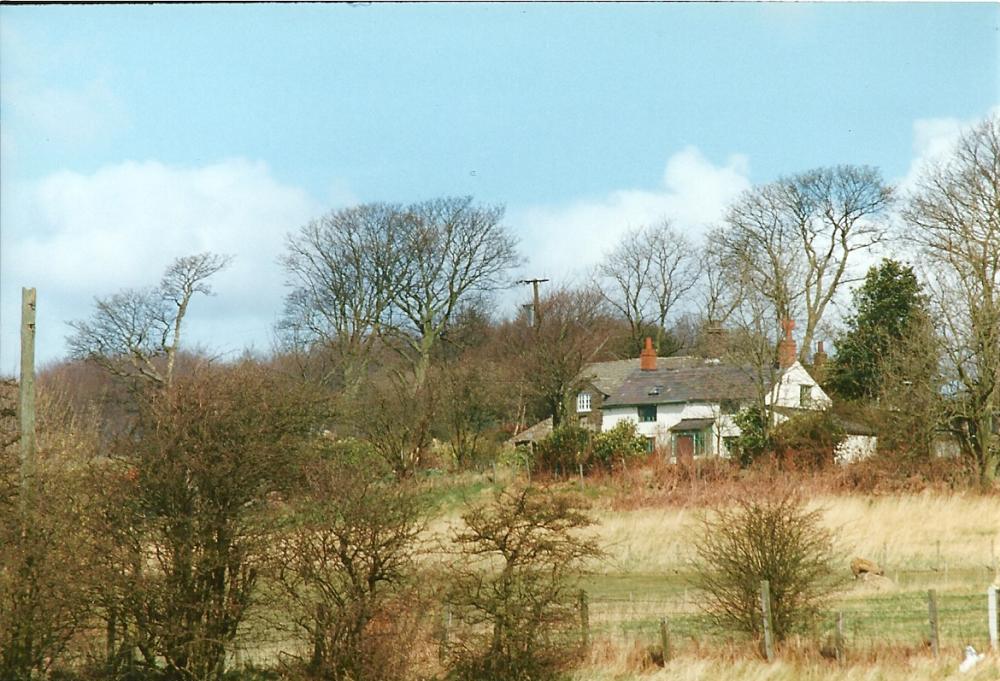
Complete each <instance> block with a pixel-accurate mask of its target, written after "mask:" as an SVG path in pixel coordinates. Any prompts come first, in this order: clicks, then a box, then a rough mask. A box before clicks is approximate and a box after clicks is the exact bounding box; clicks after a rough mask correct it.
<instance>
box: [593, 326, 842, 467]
mask: <svg viewBox="0 0 1000 681" xmlns="http://www.w3.org/2000/svg"><path fill="white" fill-rule="evenodd" d="M789 339H790V332H789V334H788V336H787V338H786V340H784V341H782V343H781V346H779V358H780V361H779V366H778V367H777V368H775V369H774V370H770V369H768V370H766V371H764V372H762V371H761V370H760V369H759V368H755V367H750V366H738V365H733V364H728V363H725V362H722V361H721V360H718V359H707V360H696V361H690V360H689V361H688V362H686V363H684V364H676V363H674V364H672V365H668V366H662V367H661V366H660V365H659V364H660V363H659V362H658V361H657V357H656V354H655V352H654V351H653V347H652V341H651V340H650V339H646V347H645V349H644V350H643V351H642V355H641V356H640V362H639V368H638V370H636V371H633V372H632V373H631V375H629V376H628V377H627V378H626V379H625V380H624V381H623V382H622V383H621V385H620V386H619V387H618V388H617V390H616V391H615V392H614V394H612V395H609V396H608V397H607V398H606V399H605V400H604V403H603V412H604V413H603V419H602V423H601V427H602V430H608V429H610V428H614V427H615V425H616V424H618V423H619V422H621V421H622V420H630V421H633V422H634V423H635V424H636V428H637V430H638V432H639V433H640V434H641V435H643V436H644V437H645V438H646V442H647V443H648V447H649V449H650V451H652V450H653V449H657V450H660V451H665V452H668V453H669V455H670V456H671V458H673V459H675V460H685V459H690V458H692V457H695V456H709V455H719V456H728V455H729V447H728V444H729V442H730V440H731V439H732V438H735V437H736V436H738V435H739V434H740V431H739V428H738V427H737V426H736V424H735V423H734V422H733V416H734V415H735V414H736V413H737V412H738V411H739V410H740V409H742V408H743V407H745V406H747V405H749V404H753V403H755V402H756V401H757V400H758V399H759V397H760V393H761V391H763V392H764V402H765V404H767V405H768V406H769V407H776V406H781V407H789V408H797V409H825V408H826V407H828V406H830V404H831V402H830V398H829V397H828V396H827V394H826V393H825V392H824V391H823V389H822V388H820V387H819V385H818V384H817V382H816V380H815V379H814V378H813V377H812V376H811V375H810V374H809V372H808V371H806V369H805V368H804V367H803V366H802V365H801V364H800V363H799V362H798V361H797V360H796V359H795V343H794V341H790V343H791V345H790V346H789V345H787V343H788V342H789ZM771 414H772V418H775V420H776V422H777V421H780V420H784V418H786V417H783V416H780V415H778V413H777V412H775V411H774V410H773V409H772V411H771Z"/></svg>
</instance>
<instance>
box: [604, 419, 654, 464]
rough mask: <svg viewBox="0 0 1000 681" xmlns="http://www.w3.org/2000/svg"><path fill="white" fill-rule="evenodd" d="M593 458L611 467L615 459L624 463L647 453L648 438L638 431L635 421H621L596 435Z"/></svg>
mask: <svg viewBox="0 0 1000 681" xmlns="http://www.w3.org/2000/svg"><path fill="white" fill-rule="evenodd" d="M592 449H593V459H594V462H595V463H597V464H601V465H603V466H605V467H607V468H611V467H612V465H613V463H614V461H616V460H620V461H622V462H623V463H624V462H625V461H627V460H628V459H633V458H635V457H638V456H642V455H643V454H645V453H646V440H645V438H643V437H642V436H641V435H639V434H638V433H636V429H635V423H633V422H632V421H619V422H618V423H617V424H615V427H614V428H612V429H611V430H608V431H605V432H603V433H598V434H597V435H595V436H594V439H593V443H592Z"/></svg>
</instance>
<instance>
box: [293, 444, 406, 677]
mask: <svg viewBox="0 0 1000 681" xmlns="http://www.w3.org/2000/svg"><path fill="white" fill-rule="evenodd" d="M380 464H381V465H380ZM303 479H304V480H303V485H302V489H301V490H300V492H299V495H298V497H297V498H296V499H294V500H293V502H292V504H291V509H290V510H291V511H292V513H291V515H290V517H289V519H288V520H289V524H288V527H287V528H286V532H285V535H284V541H282V542H281V543H280V544H279V546H278V547H277V548H276V550H275V551H274V576H275V583H276V585H277V586H278V588H279V589H280V590H281V591H282V592H283V593H284V595H285V597H286V600H287V602H288V606H289V607H288V608H287V610H288V613H289V619H290V620H291V622H292V623H293V625H294V627H295V630H296V633H297V634H299V635H300V636H301V637H302V638H304V639H305V641H306V642H307V643H308V644H309V647H310V648H311V650H312V655H311V659H310V661H309V663H308V664H307V665H306V668H305V670H304V671H305V676H307V677H308V678H318V679H353V680H355V681H361V680H363V679H379V680H380V681H386V680H387V679H394V678H403V673H402V671H401V670H402V669H404V668H405V667H406V663H407V661H408V660H407V656H408V655H409V654H411V653H412V646H403V647H400V646H399V645H398V638H399V637H402V636H406V637H408V638H410V639H411V640H412V636H408V635H409V634H412V630H413V628H414V626H415V625H416V624H417V622H416V620H415V619H414V618H413V617H411V616H409V615H411V614H413V613H408V612H407V609H406V607H405V604H406V603H407V602H414V601H415V598H416V594H415V593H411V591H412V583H413V581H414V576H415V572H416V566H415V561H416V557H417V554H418V552H419V544H420V538H419V537H420V533H421V532H422V530H423V510H424V509H423V504H422V502H421V501H420V499H419V497H418V496H417V494H416V490H415V489H414V488H413V486H412V485H409V484H404V483H398V482H396V481H395V480H394V478H393V476H392V470H391V468H390V467H389V465H388V464H387V463H386V462H385V461H384V460H383V459H381V458H379V456H378V455H377V454H375V453H374V452H373V451H371V450H370V449H369V448H368V447H367V446H365V445H363V444H362V443H358V442H356V441H344V442H340V443H335V444H332V445H330V446H329V448H328V450H327V451H326V452H325V453H324V456H323V457H322V459H321V460H319V461H316V462H312V465H309V464H307V465H306V466H305V470H304V471H303ZM404 594H405V597H404Z"/></svg>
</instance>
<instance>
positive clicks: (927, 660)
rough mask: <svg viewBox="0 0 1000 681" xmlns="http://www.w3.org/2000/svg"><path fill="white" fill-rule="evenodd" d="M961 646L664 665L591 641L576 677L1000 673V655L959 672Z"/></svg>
mask: <svg viewBox="0 0 1000 681" xmlns="http://www.w3.org/2000/svg"><path fill="white" fill-rule="evenodd" d="M961 660H962V654H961V650H959V649H950V648H949V649H946V650H943V651H942V655H941V657H940V658H938V659H937V660H935V659H933V658H932V657H930V656H929V655H928V654H927V653H926V652H925V651H923V650H919V649H906V648H891V649H882V650H881V651H879V654H878V655H867V656H865V657H863V658H861V659H858V660H854V661H849V663H848V664H846V665H844V666H839V665H837V664H836V662H834V661H832V660H827V659H824V658H822V657H820V656H819V655H817V654H815V653H814V652H811V651H807V650H794V649H793V650H784V651H782V654H781V657H780V658H779V659H778V660H777V661H776V662H774V663H772V664H768V663H767V662H765V661H764V660H762V659H760V658H759V657H753V656H752V652H748V651H747V650H746V649H745V648H744V649H734V648H724V649H721V650H718V649H716V650H707V649H703V650H700V651H696V652H692V653H688V654H682V655H679V656H677V657H675V658H673V659H671V660H669V661H668V662H667V664H666V665H665V666H663V667H661V666H659V665H658V664H656V663H655V662H653V661H651V659H650V656H649V650H648V649H647V647H646V646H643V645H636V644H631V645H626V646H622V645H619V644H616V643H614V642H610V641H607V640H598V641H595V643H594V646H593V648H592V650H591V653H590V656H589V658H588V659H587V660H586V661H585V662H584V664H583V665H582V666H581V667H580V668H578V669H577V670H576V672H575V673H574V674H573V676H572V678H573V679H574V681H632V680H634V681H640V680H642V681H668V680H669V681H944V680H946V679H956V680H957V679H963V680H966V681H987V679H989V680H991V681H993V680H995V679H998V678H1000V656H997V655H991V656H987V658H986V659H984V660H983V661H981V662H980V663H979V664H978V665H977V666H976V668H975V669H974V670H973V672H972V673H968V674H960V673H959V672H958V665H959V663H960V662H961Z"/></svg>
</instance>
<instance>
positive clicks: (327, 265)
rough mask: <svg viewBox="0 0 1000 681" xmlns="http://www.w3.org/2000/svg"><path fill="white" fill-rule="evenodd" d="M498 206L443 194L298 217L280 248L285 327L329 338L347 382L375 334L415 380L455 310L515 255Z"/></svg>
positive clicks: (494, 285) (500, 280)
mask: <svg viewBox="0 0 1000 681" xmlns="http://www.w3.org/2000/svg"><path fill="white" fill-rule="evenodd" d="M503 214H504V210H503V207H501V206H480V205H477V204H475V203H474V202H473V199H472V197H459V198H451V197H449V198H440V199H434V200H431V201H425V202H422V203H415V204H411V205H408V206H398V205H388V204H366V205H363V206H358V207H355V208H351V209H348V210H345V211H340V212H338V213H333V214H331V215H329V216H327V217H326V218H324V219H322V220H320V221H318V222H315V223H311V224H310V225H307V226H306V227H304V228H303V229H302V230H301V231H300V233H299V234H298V235H297V236H295V237H292V238H290V239H289V242H288V252H287V253H286V255H285V256H284V257H283V258H282V264H283V265H284V267H285V269H286V271H287V272H288V273H289V274H290V275H291V277H290V285H291V286H292V292H291V293H290V294H289V297H288V299H287V301H286V307H285V321H284V327H285V328H286V329H289V330H291V331H293V332H294V334H297V336H296V337H297V338H299V339H300V340H303V341H305V342H307V343H311V344H314V343H316V342H321V343H324V344H329V345H331V347H334V348H336V349H337V351H338V352H339V353H341V356H342V357H343V359H344V362H345V364H346V365H347V366H348V369H347V370H346V371H345V374H346V376H347V382H348V383H349V384H356V382H357V380H358V379H359V378H360V377H361V376H363V374H364V369H365V368H366V362H367V360H368V358H369V357H370V352H371V350H372V348H373V347H374V344H375V342H376V339H383V340H385V341H387V342H389V343H390V344H391V345H392V346H393V347H394V348H395V349H397V350H398V351H399V352H400V353H401V354H402V355H403V356H405V357H406V359H407V361H408V362H409V365H410V367H411V369H412V372H413V377H414V379H413V389H414V391H416V390H418V389H419V387H420V386H421V385H423V383H424V381H425V380H426V376H427V370H428V368H429V367H430V364H431V359H432V356H433V352H434V350H435V349H436V347H437V345H438V344H439V341H440V340H441V338H442V337H443V335H444V334H445V333H446V331H447V329H448V327H449V324H451V322H452V321H453V319H454V317H455V316H456V314H457V313H458V312H459V311H460V310H462V309H463V306H464V305H466V304H467V303H468V302H470V301H471V300H472V299H473V298H476V297H477V296H480V295H484V294H489V293H491V292H493V291H495V290H497V289H498V288H501V287H502V286H504V285H505V283H506V280H505V277H506V275H507V272H508V271H509V270H510V269H511V268H512V267H514V266H516V265H517V264H518V263H519V262H520V259H519V257H518V255H517V248H516V245H517V244H516V240H515V238H514V237H513V236H512V235H511V234H510V232H509V231H508V229H507V228H506V227H505V226H504V225H503V224H502V220H503Z"/></svg>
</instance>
